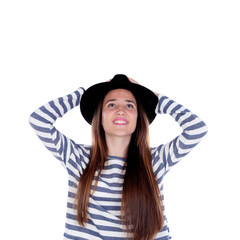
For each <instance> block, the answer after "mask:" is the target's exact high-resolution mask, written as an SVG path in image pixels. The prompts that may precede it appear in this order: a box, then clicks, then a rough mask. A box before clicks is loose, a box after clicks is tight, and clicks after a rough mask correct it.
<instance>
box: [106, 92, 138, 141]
mask: <svg viewBox="0 0 240 240" xmlns="http://www.w3.org/2000/svg"><path fill="white" fill-rule="evenodd" d="M137 117H138V112H137V102H136V99H135V97H134V95H133V94H132V93H131V92H130V91H128V90H126V89H115V90H112V91H110V92H109V93H108V94H107V95H106V96H105V98H104V100H103V107H102V126H103V129H104V131H105V136H106V137H107V136H118V137H126V136H127V137H131V135H132V133H133V132H134V131H135V129H136V125H137Z"/></svg>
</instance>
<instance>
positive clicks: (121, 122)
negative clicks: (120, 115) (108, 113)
mask: <svg viewBox="0 0 240 240" xmlns="http://www.w3.org/2000/svg"><path fill="white" fill-rule="evenodd" d="M114 123H120V124H123V123H126V122H125V121H115V122H114Z"/></svg>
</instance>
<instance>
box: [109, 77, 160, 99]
mask: <svg viewBox="0 0 240 240" xmlns="http://www.w3.org/2000/svg"><path fill="white" fill-rule="evenodd" d="M128 79H129V81H130V82H132V83H135V84H138V85H140V83H139V82H137V81H135V80H134V79H132V78H129V77H128ZM111 80H112V79H109V80H108V81H107V82H110V81H111ZM153 93H155V95H156V96H157V97H158V96H159V93H156V92H154V91H153Z"/></svg>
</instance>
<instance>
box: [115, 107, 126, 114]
mask: <svg viewBox="0 0 240 240" xmlns="http://www.w3.org/2000/svg"><path fill="white" fill-rule="evenodd" d="M116 113H117V115H118V116H122V115H125V114H126V113H125V111H124V109H123V107H121V106H119V107H118V109H117V112H116Z"/></svg>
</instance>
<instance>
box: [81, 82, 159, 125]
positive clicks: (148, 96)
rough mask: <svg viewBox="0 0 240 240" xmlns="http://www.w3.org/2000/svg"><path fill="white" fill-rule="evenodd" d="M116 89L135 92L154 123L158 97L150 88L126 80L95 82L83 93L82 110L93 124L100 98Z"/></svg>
mask: <svg viewBox="0 0 240 240" xmlns="http://www.w3.org/2000/svg"><path fill="white" fill-rule="evenodd" d="M114 89H126V90H129V91H131V92H132V93H133V95H134V96H135V97H136V98H137V99H138V100H139V101H140V102H141V104H142V106H143V108H144V110H145V112H146V114H147V117H148V121H149V124H151V123H152V121H153V120H154V118H155V117H156V113H155V108H156V105H157V103H158V97H157V96H156V95H155V94H154V93H153V92H152V91H151V90H149V89H148V88H146V87H143V86H141V85H139V84H135V83H132V82H130V81H126V82H125V81H124V82H112V81H110V82H102V83H98V84H95V85H93V86H91V87H90V88H88V89H87V90H86V91H85V92H84V94H83V95H82V98H81V102H80V110H81V113H82V115H83V117H84V119H85V120H86V121H87V122H88V123H89V124H91V123H92V119H93V115H94V112H95V109H96V107H97V106H98V103H99V101H100V100H102V99H103V98H104V97H105V96H106V94H107V93H108V92H109V91H111V90H114Z"/></svg>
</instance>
